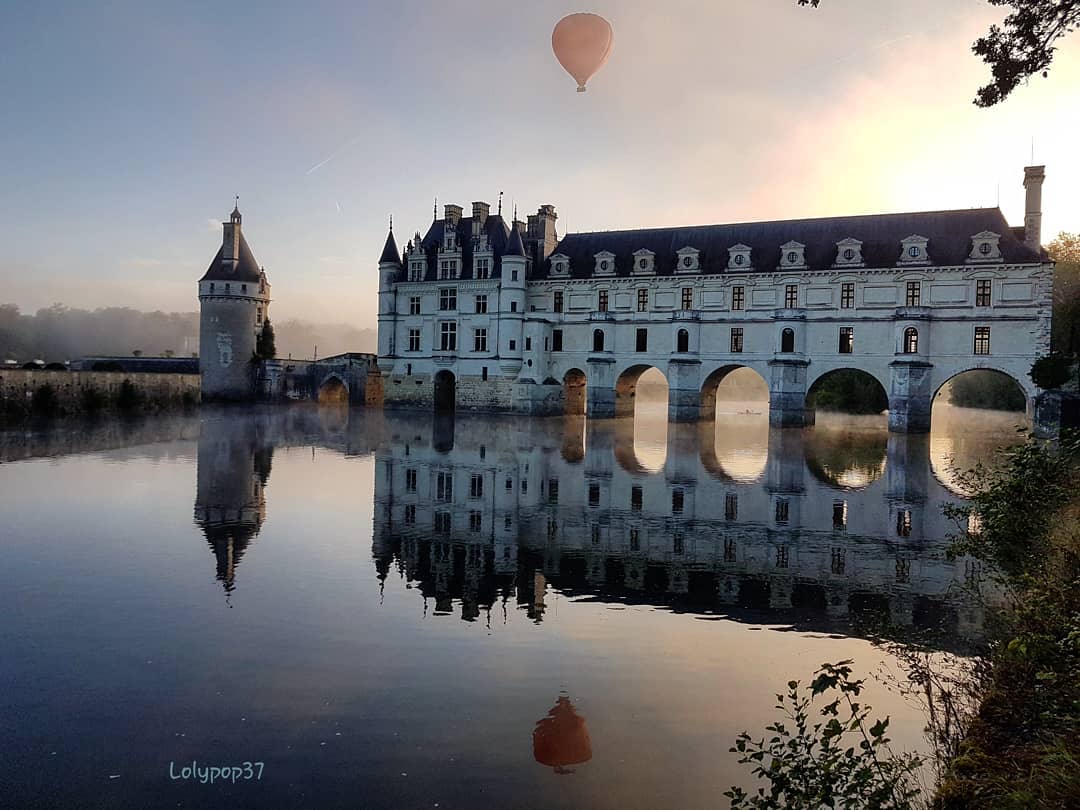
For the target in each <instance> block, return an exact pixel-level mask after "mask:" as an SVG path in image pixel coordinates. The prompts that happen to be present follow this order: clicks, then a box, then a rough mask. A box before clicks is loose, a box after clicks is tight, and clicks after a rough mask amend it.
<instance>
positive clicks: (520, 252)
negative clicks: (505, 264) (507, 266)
mask: <svg viewBox="0 0 1080 810" xmlns="http://www.w3.org/2000/svg"><path fill="white" fill-rule="evenodd" d="M503 255H504V256H520V257H522V258H524V257H525V245H523V244H522V242H521V231H519V230H518V229H517V228H510V239H509V241H507V243H506V252H505V253H504V254H503Z"/></svg>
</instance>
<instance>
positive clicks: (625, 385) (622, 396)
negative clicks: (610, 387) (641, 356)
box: [615, 363, 668, 416]
mask: <svg viewBox="0 0 1080 810" xmlns="http://www.w3.org/2000/svg"><path fill="white" fill-rule="evenodd" d="M652 371H655V372H656V373H655V374H653V373H650V374H649V376H650V377H653V378H654V379H655V377H656V376H657V374H659V376H660V377H662V378H663V382H664V384H665V385H666V384H667V382H668V379H667V375H666V374H665V373H664V371H663V369H660V368H658V367H657V366H655V365H653V364H652V363H635V364H633V365H630V366H627V367H626V368H624V369H623V370H622V372H621V373H620V374H619V375H618V376H617V377H616V378H615V415H616V416H634V415H635V410H636V405H637V386H638V382H639V381H640V380H641V378H642V375H644V374H645V373H646V372H652Z"/></svg>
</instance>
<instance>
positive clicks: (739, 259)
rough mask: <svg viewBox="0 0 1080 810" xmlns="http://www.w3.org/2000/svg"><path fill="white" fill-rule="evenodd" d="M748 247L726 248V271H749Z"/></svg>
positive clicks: (734, 246)
mask: <svg viewBox="0 0 1080 810" xmlns="http://www.w3.org/2000/svg"><path fill="white" fill-rule="evenodd" d="M750 252H751V248H750V246H749V245H743V244H738V245H733V246H731V247H729V248H728V270H750V269H751V266H750Z"/></svg>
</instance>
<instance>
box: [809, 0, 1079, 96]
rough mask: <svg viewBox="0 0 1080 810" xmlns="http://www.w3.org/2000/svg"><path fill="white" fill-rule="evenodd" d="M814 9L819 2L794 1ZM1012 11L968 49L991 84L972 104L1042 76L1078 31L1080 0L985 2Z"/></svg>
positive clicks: (985, 87) (815, 0)
mask: <svg viewBox="0 0 1080 810" xmlns="http://www.w3.org/2000/svg"><path fill="white" fill-rule="evenodd" d="M797 2H798V4H799V5H800V6H811V7H814V8H817V6H818V5H819V4H820V2H821V0H797ZM987 2H988V3H990V4H991V5H994V6H1007V7H1009V8H1011V9H1012V12H1011V13H1010V14H1009V15H1008V16H1007V17H1006V18H1005V21H1004V22H1003V23H1002V25H1000V26H999V25H992V26H990V30H989V31H988V32H987V33H986V36H983V37H980V38H979V39H977V40H976V41H975V44H974V45H972V47H971V50H972V51H973V52H974V53H975V54H976V55H977V56H979V57H981V58H982V60H983V62H985V63H986V64H987V65H989V67H990V76H991V81H990V83H989V84H986V85H984V86H983V87H980V88H979V91H978V93H977V94H976V97H975V104H976V105H977V106H979V107H993V106H994V105H995V104H999V103H1000V102H1002V101H1004V100H1005V99H1006V98H1008V97H1009V95H1010V94H1011V93H1012V92H1013V90H1015V89H1016V88H1017V87H1019V86H1020V85H1021V84H1022V83H1024V82H1026V81H1027V80H1028V79H1029V78H1031V77H1032V76H1034V75H1035V74H1036V73H1041V74H1042V75H1043V76H1044V77H1045V76H1046V74H1047V72H1048V71H1049V70H1050V64H1051V63H1052V62H1053V61H1054V51H1055V50H1056V49H1057V42H1058V41H1059V40H1060V39H1061V38H1062V37H1064V36H1066V35H1067V34H1070V33H1072V32H1073V31H1075V30H1076V29H1077V28H1080V0H987Z"/></svg>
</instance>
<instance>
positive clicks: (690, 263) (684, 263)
mask: <svg viewBox="0 0 1080 810" xmlns="http://www.w3.org/2000/svg"><path fill="white" fill-rule="evenodd" d="M700 262H701V251H699V250H698V249H697V248H692V247H690V246H689V245H687V246H686V247H684V248H683V249H682V250H680V251H677V252H676V253H675V272H676V273H696V272H698V270H700V269H701V264H700Z"/></svg>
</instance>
